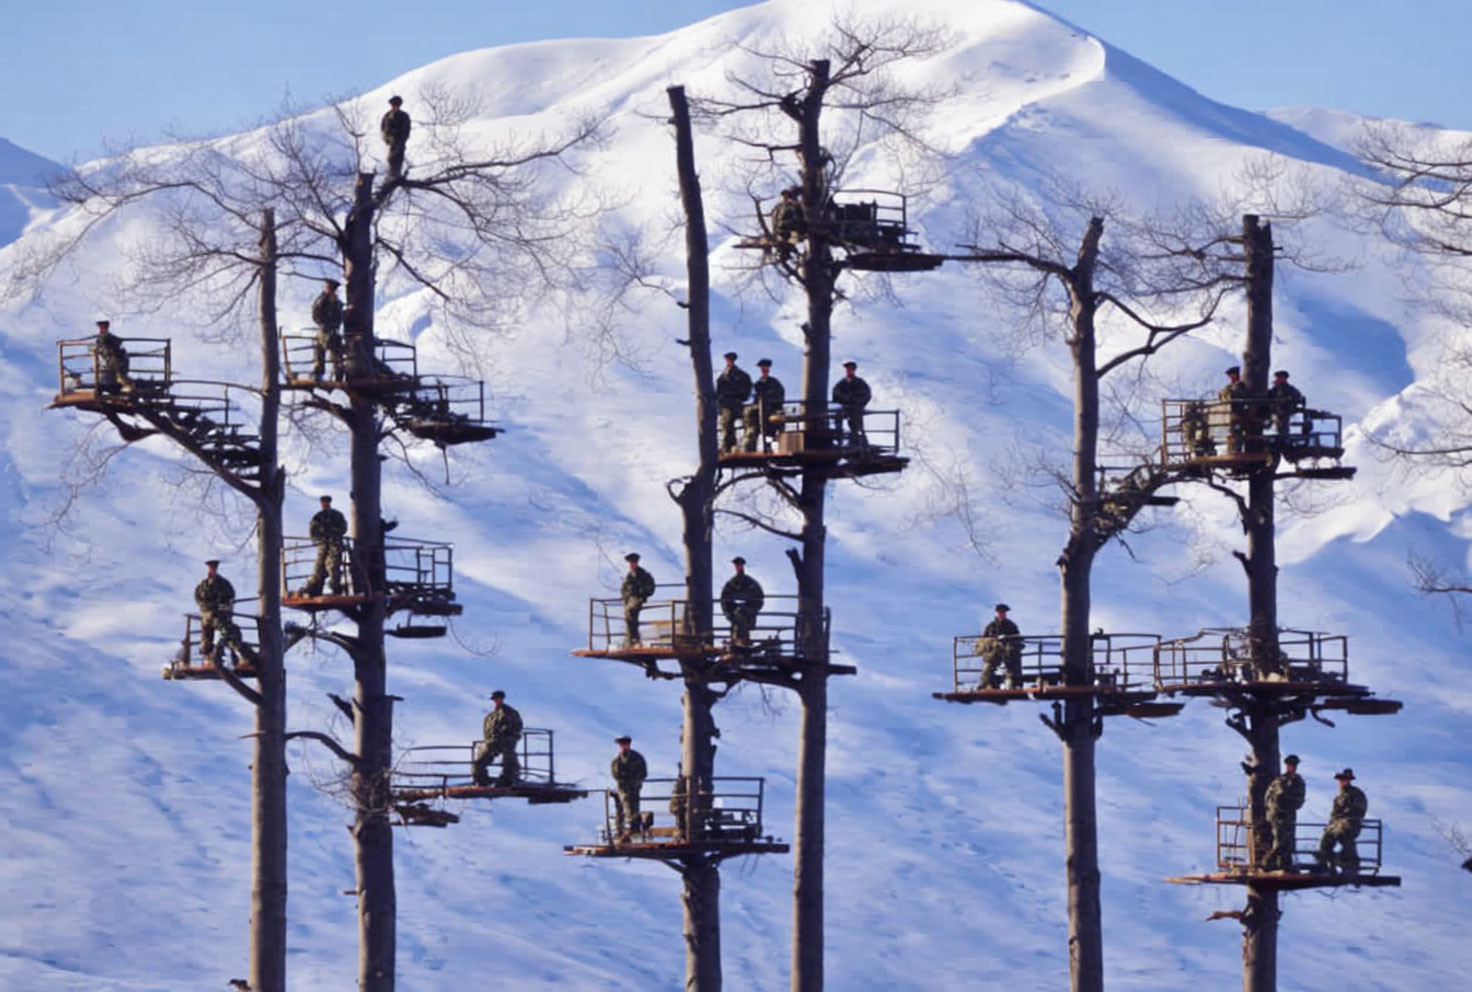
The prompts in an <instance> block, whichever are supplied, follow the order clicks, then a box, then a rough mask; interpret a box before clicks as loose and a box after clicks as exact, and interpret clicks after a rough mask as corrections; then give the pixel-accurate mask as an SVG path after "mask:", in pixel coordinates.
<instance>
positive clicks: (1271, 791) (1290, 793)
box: [1263, 754, 1307, 871]
mask: <svg viewBox="0 0 1472 992" xmlns="http://www.w3.org/2000/svg"><path fill="white" fill-rule="evenodd" d="M1306 792H1307V787H1306V786H1305V785H1304V784H1303V779H1302V778H1301V777H1299V774H1298V755H1296V754H1290V755H1288V757H1286V758H1284V759H1283V774H1281V775H1279V776H1278V777H1277V778H1275V779H1273V781H1272V782H1271V783H1269V785H1268V791H1267V794H1266V795H1265V796H1264V797H1263V801H1264V803H1265V804H1266V806H1267V814H1268V826H1269V827H1271V828H1272V831H1273V849H1272V851H1270V852H1269V853H1268V858H1267V863H1266V864H1265V865H1264V866H1263V867H1265V868H1266V869H1267V870H1268V871H1296V870H1297V868H1296V867H1295V865H1294V864H1293V855H1294V843H1293V837H1294V831H1295V830H1296V829H1297V828H1298V811H1299V809H1300V808H1302V806H1303V797H1304V794H1305V793H1306Z"/></svg>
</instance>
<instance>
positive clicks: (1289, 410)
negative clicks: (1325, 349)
mask: <svg viewBox="0 0 1472 992" xmlns="http://www.w3.org/2000/svg"><path fill="white" fill-rule="evenodd" d="M1303 408H1304V400H1303V394H1302V393H1300V392H1299V391H1298V388H1297V387H1296V386H1292V385H1290V384H1289V383H1288V373H1287V372H1286V371H1284V370H1283V369H1279V370H1278V371H1276V372H1274V373H1273V384H1272V385H1271V386H1269V387H1268V412H1269V413H1270V414H1271V415H1272V418H1273V430H1275V431H1277V433H1278V436H1279V437H1287V436H1288V429H1289V422H1290V421H1291V420H1292V419H1293V414H1294V413H1296V412H1298V411H1299V410H1302V409H1303ZM1304 429H1305V430H1307V429H1308V424H1307V423H1305V424H1304Z"/></svg>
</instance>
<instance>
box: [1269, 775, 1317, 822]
mask: <svg viewBox="0 0 1472 992" xmlns="http://www.w3.org/2000/svg"><path fill="white" fill-rule="evenodd" d="M1307 793H1308V787H1307V786H1306V785H1304V784H1303V776H1302V775H1299V774H1298V773H1297V772H1284V773H1283V774H1282V775H1279V776H1278V777H1277V778H1275V779H1273V781H1272V782H1271V783H1270V784H1269V785H1268V791H1267V794H1266V796H1264V801H1265V802H1266V803H1267V809H1268V816H1270V817H1272V816H1276V815H1278V814H1279V813H1292V812H1295V811H1297V810H1298V809H1300V808H1302V806H1303V799H1304V796H1305V795H1307Z"/></svg>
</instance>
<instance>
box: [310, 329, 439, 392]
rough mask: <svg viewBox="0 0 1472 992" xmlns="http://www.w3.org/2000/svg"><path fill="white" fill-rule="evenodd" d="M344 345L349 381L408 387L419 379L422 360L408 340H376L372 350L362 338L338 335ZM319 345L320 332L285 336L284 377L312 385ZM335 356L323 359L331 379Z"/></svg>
mask: <svg viewBox="0 0 1472 992" xmlns="http://www.w3.org/2000/svg"><path fill="white" fill-rule="evenodd" d="M338 337H339V340H340V341H341V342H342V364H343V371H344V373H345V374H346V375H347V377H348V378H349V379H364V380H370V381H374V382H381V383H386V384H387V383H396V382H402V383H403V385H404V387H405V388H409V387H411V386H413V385H414V384H415V383H416V382H418V380H419V359H418V353H417V350H416V349H415V347H414V345H412V344H409V343H408V342H405V341H388V340H385V339H383V338H376V339H374V341H373V345H372V347H371V348H364V347H363V346H362V343H361V342H362V336H361V335H357V334H346V333H344V332H342V331H339V332H338ZM316 346H317V329H316V328H315V327H310V328H303V330H302V333H299V334H286V333H283V334H282V335H281V366H282V369H281V371H282V374H283V375H284V376H285V377H286V381H287V382H310V381H311V380H312V365H313V362H314V359H315V350H316ZM332 364H333V363H332V356H331V355H330V354H324V356H323V365H324V367H323V374H324V376H327V377H329V378H330V375H329V373H330V372H331V370H332Z"/></svg>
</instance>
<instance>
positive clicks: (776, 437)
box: [737, 400, 900, 457]
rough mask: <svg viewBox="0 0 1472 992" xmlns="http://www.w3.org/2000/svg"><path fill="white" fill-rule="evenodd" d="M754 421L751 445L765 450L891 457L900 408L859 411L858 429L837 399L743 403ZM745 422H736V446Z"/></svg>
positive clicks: (741, 444) (896, 449) (895, 450)
mask: <svg viewBox="0 0 1472 992" xmlns="http://www.w3.org/2000/svg"><path fill="white" fill-rule="evenodd" d="M746 409H747V410H748V411H751V412H753V413H754V414H755V420H756V422H757V423H759V424H762V425H764V429H762V430H761V436H759V437H758V438H756V439H755V441H754V445H753V447H754V449H755V450H757V451H761V452H764V453H767V454H778V455H797V454H801V453H803V452H837V453H842V454H846V455H857V456H860V457H864V456H869V457H893V456H895V455H896V454H898V453H899V447H900V412H899V411H898V410H870V409H865V410H863V411H862V412H861V413H860V414H859V422H860V427H861V430H860V431H859V432H857V433H856V432H854V431H853V430H852V429H851V426H852V425H850V424H849V418H848V413H847V412H846V411H845V410H844V409H843V407H841V406H840V405H838V404H837V403H822V404H818V405H816V406H814V405H810V404H808V403H805V402H803V401H801V400H798V401H795V402H791V403H783V404H782V407H781V409H780V410H773V411H770V412H769V411H767V410H766V409H765V408H764V407H761V406H758V405H757V404H747V407H746ZM748 426H749V425H748V423H747V421H746V420H745V418H742V420H741V422H740V423H739V424H738V427H737V431H738V436H739V443H738V445H737V447H738V449H740V450H744V449H745V448H746V447H747V441H748V440H749V439H748V437H747V431H748Z"/></svg>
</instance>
